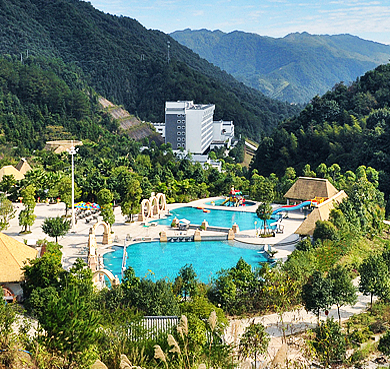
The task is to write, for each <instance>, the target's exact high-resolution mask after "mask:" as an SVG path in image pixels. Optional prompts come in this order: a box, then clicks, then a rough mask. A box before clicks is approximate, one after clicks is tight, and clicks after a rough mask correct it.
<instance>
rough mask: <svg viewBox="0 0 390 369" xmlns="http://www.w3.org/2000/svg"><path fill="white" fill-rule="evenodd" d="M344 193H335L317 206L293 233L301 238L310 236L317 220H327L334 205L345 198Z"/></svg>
mask: <svg viewBox="0 0 390 369" xmlns="http://www.w3.org/2000/svg"><path fill="white" fill-rule="evenodd" d="M347 197H348V196H347V194H346V193H345V192H344V191H340V192H338V193H336V194H335V195H334V196H332V197H331V198H329V199H328V200H326V201H324V202H322V203H321V204H318V206H317V207H316V208H315V209H314V210H313V211H312V212H311V213H310V214H309V215H308V216H307V218H306V219H305V220H304V221H303V223H302V224H301V225H300V226H299V228H298V229H297V230H296V231H295V233H297V234H299V235H301V236H306V235H308V236H312V235H313V232H314V228H315V227H316V221H317V220H328V219H329V214H330V212H331V210H332V209H334V206H335V205H336V204H339V203H340V202H341V201H343V199H345V198H347Z"/></svg>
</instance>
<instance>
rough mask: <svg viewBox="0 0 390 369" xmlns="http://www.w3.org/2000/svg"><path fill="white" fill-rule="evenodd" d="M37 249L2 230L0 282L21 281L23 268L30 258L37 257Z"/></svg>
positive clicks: (0, 233) (0, 238) (0, 240)
mask: <svg viewBox="0 0 390 369" xmlns="http://www.w3.org/2000/svg"><path fill="white" fill-rule="evenodd" d="M37 253H38V252H37V250H34V249H33V248H31V247H29V246H27V245H25V244H24V243H22V242H19V241H17V240H15V239H14V238H12V237H10V236H7V235H5V234H4V233H2V232H0V283H6V282H20V281H21V280H22V278H23V272H22V270H21V268H22V267H23V266H24V265H25V263H26V262H27V261H28V259H30V260H32V259H35V258H36V257H37Z"/></svg>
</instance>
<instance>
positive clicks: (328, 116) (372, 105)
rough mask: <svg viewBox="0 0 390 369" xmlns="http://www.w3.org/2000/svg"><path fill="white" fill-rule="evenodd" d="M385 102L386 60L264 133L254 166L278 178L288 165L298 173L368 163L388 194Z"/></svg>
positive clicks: (389, 90) (389, 117)
mask: <svg viewBox="0 0 390 369" xmlns="http://www.w3.org/2000/svg"><path fill="white" fill-rule="evenodd" d="M389 101H390V64H386V65H381V66H379V67H377V68H376V69H375V70H372V71H369V72H367V73H366V74H365V75H363V76H362V77H361V78H359V79H358V80H357V81H356V82H354V83H353V84H352V85H351V86H346V85H344V84H342V83H340V84H338V85H336V86H335V87H334V88H333V89H332V90H331V91H328V92H327V93H326V94H324V95H323V96H322V97H319V96H316V97H314V98H313V99H312V101H311V102H310V103H309V104H308V105H307V106H306V107H305V109H304V110H303V111H302V112H301V113H300V114H299V115H297V116H296V117H294V118H292V119H287V120H285V121H284V122H282V123H281V124H280V125H279V126H278V127H277V128H276V129H275V130H274V131H273V133H272V134H271V135H269V136H267V137H264V138H263V139H262V140H261V142H260V145H259V148H258V150H257V152H256V156H255V158H254V161H253V163H252V168H256V169H257V170H258V171H259V173H262V174H263V175H268V174H270V173H276V174H277V175H279V176H282V175H283V174H284V172H285V169H286V168H287V167H294V168H295V169H296V171H297V173H298V174H299V175H302V174H304V172H303V170H304V167H305V165H306V164H310V166H311V168H312V169H316V168H317V167H318V166H319V165H320V164H322V163H324V164H325V165H326V166H327V167H328V168H329V167H331V166H332V165H333V164H337V165H338V166H339V168H340V169H341V171H342V172H345V171H348V170H349V171H351V170H352V171H354V170H356V169H357V168H358V167H359V166H360V165H364V166H366V167H369V166H370V167H373V168H375V169H376V170H377V171H379V173H380V178H379V179H380V184H381V191H383V192H385V194H386V196H387V198H389V196H390V186H389V183H390V145H389V142H390V109H389ZM376 180H378V179H376ZM389 210H390V207H389Z"/></svg>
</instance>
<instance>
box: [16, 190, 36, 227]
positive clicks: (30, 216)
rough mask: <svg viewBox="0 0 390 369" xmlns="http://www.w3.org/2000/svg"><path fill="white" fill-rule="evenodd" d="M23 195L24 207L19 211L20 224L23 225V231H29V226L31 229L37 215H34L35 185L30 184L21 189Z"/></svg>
mask: <svg viewBox="0 0 390 369" xmlns="http://www.w3.org/2000/svg"><path fill="white" fill-rule="evenodd" d="M20 195H21V197H22V203H23V205H24V209H23V210H21V211H20V213H19V225H21V226H22V227H23V228H22V232H27V228H28V229H29V230H30V227H31V226H32V225H33V224H34V221H35V218H36V216H35V215H34V209H35V205H36V204H35V187H34V186H33V185H28V186H27V187H26V188H24V189H23V190H21V191H20Z"/></svg>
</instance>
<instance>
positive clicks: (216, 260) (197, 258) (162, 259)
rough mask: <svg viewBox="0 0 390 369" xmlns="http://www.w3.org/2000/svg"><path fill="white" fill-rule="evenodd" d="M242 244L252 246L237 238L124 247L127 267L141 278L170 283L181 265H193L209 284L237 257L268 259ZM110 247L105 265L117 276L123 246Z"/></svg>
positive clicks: (254, 262) (251, 261)
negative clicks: (164, 280) (236, 239)
mask: <svg viewBox="0 0 390 369" xmlns="http://www.w3.org/2000/svg"><path fill="white" fill-rule="evenodd" d="M240 246H241V247H240ZM245 247H251V245H245V244H240V243H239V242H236V241H201V242H161V243H160V242H141V243H136V244H132V245H130V246H128V247H127V260H126V267H128V266H131V267H133V269H134V271H135V274H136V276H137V277H140V278H143V277H146V278H150V279H152V280H158V279H161V278H168V279H169V280H170V281H172V282H173V281H174V279H175V278H176V276H177V275H178V273H179V270H180V268H182V267H183V266H185V265H186V264H192V265H193V267H194V269H195V272H196V274H197V278H198V279H199V280H200V281H201V282H204V283H208V282H210V281H211V278H212V277H217V274H216V273H217V272H218V271H220V270H221V269H222V268H223V269H228V268H231V267H234V266H235V265H236V264H237V262H238V260H239V259H240V257H242V258H243V259H244V260H245V261H246V262H247V263H248V264H250V265H251V266H252V267H257V266H259V263H260V262H267V261H268V259H267V257H266V255H265V253H264V252H259V250H258V249H254V248H252V249H251V248H245ZM113 249H114V250H115V251H114V252H110V253H107V254H105V255H104V266H105V268H106V269H109V270H110V271H111V272H112V273H113V274H114V275H116V276H117V277H118V278H120V277H121V266H122V256H123V247H117V246H115V247H113Z"/></svg>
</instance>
